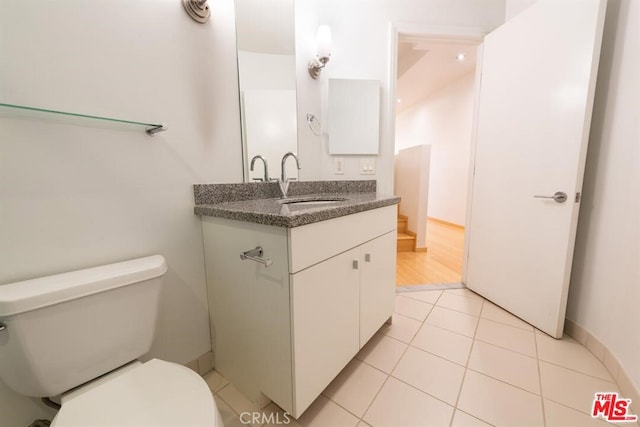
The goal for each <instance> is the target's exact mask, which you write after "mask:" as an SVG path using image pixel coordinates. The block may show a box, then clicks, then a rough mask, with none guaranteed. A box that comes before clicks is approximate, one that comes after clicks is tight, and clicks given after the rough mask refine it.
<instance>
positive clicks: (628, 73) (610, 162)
mask: <svg viewBox="0 0 640 427" xmlns="http://www.w3.org/2000/svg"><path fill="white" fill-rule="evenodd" d="M639 27H640V4H638V2H630V1H626V0H609V3H608V6H607V17H606V21H605V33H604V40H603V45H602V54H601V58H600V67H599V70H598V82H597V87H596V97H595V105H594V111H593V120H592V125H591V135H590V140H589V151H588V154H587V164H586V172H585V180H584V185H583V197H582V206H581V208H580V219H579V222H578V234H577V239H576V249H575V255H574V264H573V272H572V277H571V286H570V289H569V303H568V308H567V318H568V319H570V320H572V321H573V322H575V323H576V324H577V325H579V326H581V327H582V328H584V329H586V330H587V331H588V332H589V333H591V334H592V335H593V336H595V337H597V338H598V339H599V340H600V341H601V342H602V343H603V344H604V345H605V346H606V347H608V348H609V350H610V351H611V352H612V353H613V354H614V355H615V356H616V357H617V359H618V361H619V362H620V363H621V365H622V368H623V369H624V370H626V372H627V374H628V375H629V377H630V378H631V380H632V381H633V382H634V383H635V388H636V393H637V394H638V395H640V393H638V391H637V390H638V389H639V388H640V364H639V363H638V360H640V334H638V329H639V328H640V310H639V309H638V307H640V199H639V198H638V195H639V194H640V151H639V147H638V144H639V142H638V141H640V129H639V127H638V123H640V115H639V113H638V112H639V111H640V102H639V101H638V93H640V77H639V76H640V64H639V61H638V52H640V34H639V33H638V28H639ZM623 391H624V390H623ZM629 397H630V396H629ZM637 405H638V402H634V406H635V407H636V408H637V407H638V406H637Z"/></svg>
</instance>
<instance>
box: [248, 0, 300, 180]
mask: <svg viewBox="0 0 640 427" xmlns="http://www.w3.org/2000/svg"><path fill="white" fill-rule="evenodd" d="M235 11H236V31H237V48H238V80H239V83H240V107H241V112H242V117H241V118H242V144H243V150H242V152H243V169H244V180H245V181H254V180H260V179H263V178H264V170H263V167H264V165H263V164H262V162H255V164H254V170H253V171H250V163H251V159H252V158H253V157H254V156H257V155H260V156H262V157H264V158H265V159H266V161H267V163H268V165H269V175H270V177H272V178H277V177H278V176H280V161H281V159H282V157H283V156H284V154H285V153H287V152H289V151H293V152H297V125H296V64H295V24H294V18H295V17H294V0H235ZM294 163H295V162H288V164H287V176H288V177H294V178H295V177H297V176H298V170H297V169H296V167H295V164H294Z"/></svg>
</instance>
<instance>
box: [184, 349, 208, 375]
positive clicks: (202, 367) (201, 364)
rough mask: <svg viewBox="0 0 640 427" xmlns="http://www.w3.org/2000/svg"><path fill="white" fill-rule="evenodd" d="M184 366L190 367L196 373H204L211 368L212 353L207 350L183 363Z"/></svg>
mask: <svg viewBox="0 0 640 427" xmlns="http://www.w3.org/2000/svg"><path fill="white" fill-rule="evenodd" d="M184 366H186V367H187V368H189V369H191V370H192V371H194V372H195V373H196V374H198V375H204V374H206V373H207V372H209V371H211V370H212V369H213V353H212V352H211V351H207V352H206V353H205V354H203V355H202V356H200V357H198V358H196V359H193V360H192V361H190V362H188V363H185V364H184Z"/></svg>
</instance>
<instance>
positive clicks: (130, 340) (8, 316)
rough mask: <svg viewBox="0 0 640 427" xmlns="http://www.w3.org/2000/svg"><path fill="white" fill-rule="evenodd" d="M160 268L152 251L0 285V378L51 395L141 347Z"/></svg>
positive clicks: (151, 327)
mask: <svg viewBox="0 0 640 427" xmlns="http://www.w3.org/2000/svg"><path fill="white" fill-rule="evenodd" d="M166 271H167V264H166V262H165V260H164V258H163V257H162V256H160V255H154V256H149V257H145V258H139V259H135V260H130V261H124V262H119V263H116V264H110V265H104V266H100V267H94V268H88V269H85V270H78V271H74V272H70V273H63V274H57V275H55V276H49V277H42V278H38V279H33V280H26V281H23V282H17V283H12V284H9V285H3V286H0V329H3V330H0V378H2V380H3V381H4V382H5V383H6V384H7V385H8V386H9V387H11V388H12V389H13V390H15V391H16V392H18V393H20V394H23V395H27V396H34V397H45V396H56V395H59V394H61V393H62V392H65V391H67V390H69V389H71V388H74V387H77V386H79V385H81V384H83V383H85V382H87V381H90V380H92V379H94V378H97V377H99V376H100V375H102V374H105V373H107V372H109V371H112V370H113V369H115V368H118V367H120V366H122V365H124V364H126V363H128V362H130V361H132V360H135V359H137V358H138V357H140V356H142V355H143V354H145V353H147V352H148V351H149V348H150V347H151V343H152V340H153V335H154V332H155V327H156V317H157V314H158V305H159V300H160V290H161V284H162V283H161V280H162V275H164V273H165V272H166ZM3 325H4V328H2V326H3Z"/></svg>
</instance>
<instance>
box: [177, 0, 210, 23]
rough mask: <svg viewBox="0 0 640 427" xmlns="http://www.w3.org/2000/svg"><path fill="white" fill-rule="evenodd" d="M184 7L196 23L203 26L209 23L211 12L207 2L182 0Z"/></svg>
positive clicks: (204, 0)
mask: <svg viewBox="0 0 640 427" xmlns="http://www.w3.org/2000/svg"><path fill="white" fill-rule="evenodd" d="M182 5H183V6H184V10H186V11H187V13H188V14H189V16H190V17H191V18H192V19H193V20H194V21H196V22H199V23H201V24H204V23H206V22H208V21H209V18H210V17H211V11H210V10H209V5H208V4H207V0H182Z"/></svg>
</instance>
